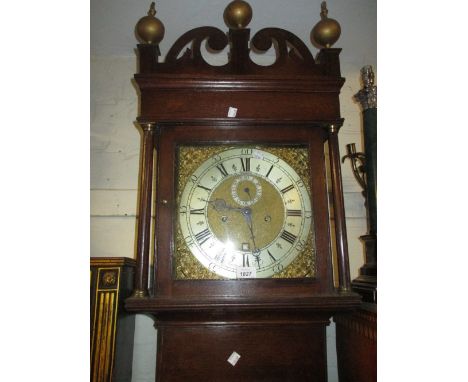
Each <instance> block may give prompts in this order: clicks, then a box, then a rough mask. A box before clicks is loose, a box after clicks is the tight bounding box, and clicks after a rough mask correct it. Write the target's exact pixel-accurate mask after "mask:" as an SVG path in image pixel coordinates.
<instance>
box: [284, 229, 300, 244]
mask: <svg viewBox="0 0 468 382" xmlns="http://www.w3.org/2000/svg"><path fill="white" fill-rule="evenodd" d="M280 237H281V239H283V240H285V241H287V242H288V243H289V244H293V243H294V242H295V241H296V239H297V236H295V235H293V234H292V233H291V232H289V231H286V230H284V231H283V233H282V234H281V236H280Z"/></svg>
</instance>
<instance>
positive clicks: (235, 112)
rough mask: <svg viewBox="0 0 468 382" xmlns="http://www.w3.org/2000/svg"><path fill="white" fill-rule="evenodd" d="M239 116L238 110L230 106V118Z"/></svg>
mask: <svg viewBox="0 0 468 382" xmlns="http://www.w3.org/2000/svg"><path fill="white" fill-rule="evenodd" d="M236 115H237V109H236V108H235V107H231V106H229V110H228V117H229V118H234V117H235V116H236Z"/></svg>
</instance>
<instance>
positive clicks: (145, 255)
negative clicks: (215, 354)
mask: <svg viewBox="0 0 468 382" xmlns="http://www.w3.org/2000/svg"><path fill="white" fill-rule="evenodd" d="M140 127H141V129H142V131H143V137H142V148H141V175H140V191H139V203H138V233H137V259H136V260H137V266H136V272H135V283H134V288H133V294H132V297H139V298H142V297H145V296H147V295H148V268H149V249H150V243H151V231H150V230H151V196H152V186H153V161H154V148H155V145H154V141H155V133H156V124H155V123H144V124H141V125H140Z"/></svg>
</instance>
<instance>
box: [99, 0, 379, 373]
mask: <svg viewBox="0 0 468 382" xmlns="http://www.w3.org/2000/svg"><path fill="white" fill-rule="evenodd" d="M149 3H150V1H143V0H138V1H134V2H125V1H124V0H117V1H110V0H95V1H93V2H91V12H92V18H91V33H92V46H91V47H92V56H91V256H103V257H105V256H124V257H134V256H135V221H136V220H135V219H136V200H137V185H138V170H139V147H140V135H139V133H138V130H137V128H136V127H135V126H134V121H135V119H136V116H137V112H138V108H137V102H138V100H137V93H136V91H135V88H134V86H133V85H132V82H131V79H132V77H133V74H134V73H135V72H136V57H135V54H134V52H133V49H134V46H135V44H136V41H135V40H134V36H133V33H132V32H133V27H134V25H135V23H136V21H137V20H138V18H139V17H141V16H143V15H144V14H146V12H147V9H148V5H149ZM319 3H320V2H319V1H318V0H313V1H305V0H303V1H291V2H288V4H287V5H285V2H284V1H280V0H274V1H272V0H269V1H268V2H267V1H265V0H257V1H254V0H252V1H250V4H251V5H252V7H253V9H254V19H253V21H252V24H251V28H252V33H255V31H257V30H258V29H260V28H261V27H264V26H278V27H281V28H285V29H288V30H291V31H292V32H293V33H296V34H297V35H298V36H299V37H300V38H301V39H303V41H304V42H306V43H307V45H308V46H309V47H310V49H311V50H312V52H313V54H314V55H315V53H316V51H317V50H316V49H315V48H313V47H312V46H311V43H310V41H309V32H310V30H311V28H312V26H313V24H314V23H315V22H316V21H317V20H318V14H319V10H320V5H319ZM174 4H175V3H174V2H171V1H168V0H166V1H158V2H157V4H156V5H157V7H158V14H157V16H158V17H159V18H161V20H162V21H163V22H164V24H165V25H166V37H165V39H164V41H163V43H162V44H161V49H162V53H163V56H164V54H165V53H166V52H167V50H168V49H169V48H170V46H171V45H172V43H173V42H174V41H175V39H176V38H177V37H178V36H179V35H180V34H182V33H183V32H185V31H186V30H188V29H190V28H193V27H196V26H201V25H214V26H217V27H220V28H222V29H223V30H225V29H226V27H224V25H223V23H222V19H221V15H222V11H223V9H224V7H225V4H227V1H226V2H225V1H222V2H221V1H214V0H212V1H208V0H205V1H201V2H197V3H196V4H195V3H193V2H189V1H188V0H184V1H178V2H177V7H176V6H175V5H174ZM328 7H329V10H330V14H329V15H330V17H334V18H336V19H338V20H339V21H340V23H341V26H342V31H343V35H342V37H341V39H340V40H339V41H338V43H337V44H336V46H337V47H341V48H343V52H342V54H341V64H342V75H343V77H345V78H346V83H345V85H344V87H343V89H342V93H341V96H340V100H341V111H342V116H343V118H345V124H344V126H343V127H342V129H341V132H340V152H341V155H344V153H345V145H346V144H347V143H356V146H357V150H358V151H359V150H361V147H362V145H361V143H362V136H361V116H360V109H359V106H358V104H356V103H355V102H354V101H353V100H352V96H353V95H354V94H355V93H356V92H357V91H358V90H359V89H360V88H361V85H360V82H359V79H360V74H359V70H360V68H361V67H362V66H364V65H368V64H371V65H373V66H374V69H375V71H376V69H377V68H376V4H375V1H374V0H353V1H349V0H348V1H346V2H344V1H338V0H336V1H329V2H328ZM207 10H208V11H207ZM207 13H208V14H209V15H207ZM207 20H209V21H207ZM122 33H123V34H122ZM264 60H266V61H268V57H266V58H264ZM270 60H271V57H270ZM342 170H343V186H344V192H345V208H346V218H347V219H346V223H347V229H348V243H349V252H350V267H351V278H355V277H356V276H357V275H358V270H359V267H360V266H361V265H362V264H363V250H362V245H361V243H360V242H359V240H358V237H359V236H360V235H362V234H364V233H366V220H365V210H364V200H363V197H362V195H361V190H360V188H359V186H358V184H357V182H356V181H355V179H354V177H353V175H352V172H351V167H350V165H349V162H348V163H345V164H344V165H343V166H342ZM135 336H136V338H135V348H134V353H135V357H134V365H133V366H134V370H133V382H143V381H145V382H146V381H153V380H154V379H153V378H154V363H155V343H156V332H155V330H154V328H153V323H152V320H151V319H150V318H148V317H146V316H138V317H137V321H136V333H135ZM327 337H328V343H329V345H330V350H329V380H330V381H331V382H332V381H336V380H337V374H336V354H335V353H334V347H333V346H334V328H333V326H332V327H331V328H330V329H329V330H328V332H327Z"/></svg>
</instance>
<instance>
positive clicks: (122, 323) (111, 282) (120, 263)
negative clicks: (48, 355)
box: [90, 257, 135, 382]
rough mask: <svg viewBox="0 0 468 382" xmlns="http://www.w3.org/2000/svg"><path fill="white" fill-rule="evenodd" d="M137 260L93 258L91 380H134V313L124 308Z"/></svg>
mask: <svg viewBox="0 0 468 382" xmlns="http://www.w3.org/2000/svg"><path fill="white" fill-rule="evenodd" d="M134 270H135V260H133V259H128V258H121V257H92V258H91V300H90V301H91V381H93V382H111V381H122V382H124V381H130V380H131V377H132V362H133V335H134V331H135V318H134V315H130V314H128V313H126V312H125V311H124V309H123V305H124V300H125V299H126V298H127V297H128V296H129V295H130V293H131V290H132V286H133V276H134Z"/></svg>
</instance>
